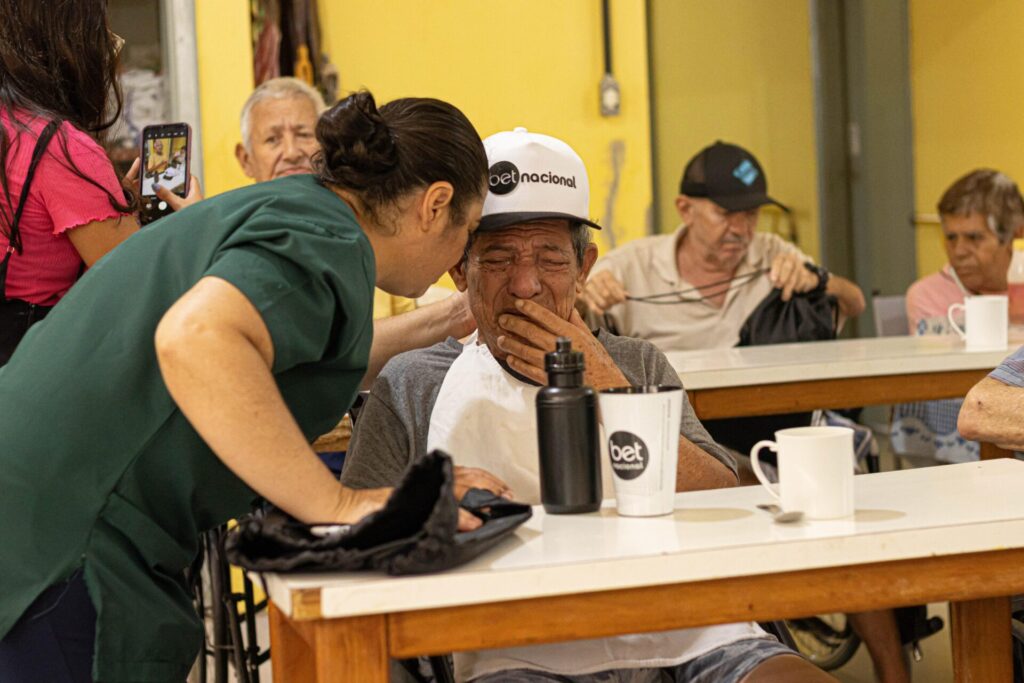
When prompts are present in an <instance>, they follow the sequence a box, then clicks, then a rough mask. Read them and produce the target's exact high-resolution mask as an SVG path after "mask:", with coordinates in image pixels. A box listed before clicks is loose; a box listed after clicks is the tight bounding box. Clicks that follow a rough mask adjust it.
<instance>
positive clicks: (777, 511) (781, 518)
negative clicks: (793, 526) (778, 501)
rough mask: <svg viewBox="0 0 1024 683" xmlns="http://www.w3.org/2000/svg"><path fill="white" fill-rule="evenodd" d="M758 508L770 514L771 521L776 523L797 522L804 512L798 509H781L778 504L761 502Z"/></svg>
mask: <svg viewBox="0 0 1024 683" xmlns="http://www.w3.org/2000/svg"><path fill="white" fill-rule="evenodd" d="M757 509H758V510H764V511H765V512H767V513H768V514H770V515H771V516H772V521H773V522H775V523H776V524H789V523H790V522H799V521H800V520H801V519H803V518H804V513H803V512H801V511H800V510H783V509H782V508H780V507H779V506H778V505H774V504H771V503H768V504H762V505H758V506H757Z"/></svg>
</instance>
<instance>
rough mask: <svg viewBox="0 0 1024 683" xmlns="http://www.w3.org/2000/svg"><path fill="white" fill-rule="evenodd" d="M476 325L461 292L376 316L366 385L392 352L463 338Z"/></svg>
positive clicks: (365, 387)
mask: <svg viewBox="0 0 1024 683" xmlns="http://www.w3.org/2000/svg"><path fill="white" fill-rule="evenodd" d="M475 329H476V321H475V320H474V319H473V314H472V313H471V312H470V310H469V300H468V298H467V297H466V295H465V294H463V293H461V292H458V293H456V294H453V295H452V296H450V297H448V298H447V299H445V300H444V301H438V302H437V303H434V304H430V305H429V306H424V307H423V308H418V309H416V310H415V311H409V312H408V313H402V314H401V315H396V316H394V317H391V318H384V319H383V320H374V321H373V348H371V349H370V365H369V367H368V368H367V369H366V376H365V377H364V378H363V387H362V388H363V389H369V388H370V386H371V385H372V384H373V380H375V379H376V378H377V375H378V374H379V373H380V371H381V369H382V368H383V367H384V365H385V364H387V362H388V361H389V360H391V358H392V356H396V355H398V354H399V353H403V352H405V351H411V350H413V349H421V348H424V347H426V346H432V345H434V344H436V343H438V342H441V341H444V340H445V339H447V338H448V337H450V336H451V337H455V338H456V339H459V338H461V337H465V336H466V335H467V334H469V333H471V332H472V331H473V330H475Z"/></svg>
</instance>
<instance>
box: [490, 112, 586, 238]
mask: <svg viewBox="0 0 1024 683" xmlns="http://www.w3.org/2000/svg"><path fill="white" fill-rule="evenodd" d="M484 149H485V150H487V163H488V165H489V167H490V168H489V170H488V172H487V197H486V198H485V199H484V208H483V213H482V215H481V217H480V227H479V228H477V230H480V231H487V230H498V229H500V228H504V227H507V226H509V225H514V224H516V223H528V222H530V221H536V220H540V219H543V218H566V219H568V220H570V221H578V222H580V223H585V224H587V225H589V226H590V227H592V228H597V229H598V230H600V229H601V226H600V225H598V224H597V223H594V222H592V221H591V220H590V219H588V218H587V217H586V216H587V214H588V213H589V208H590V183H589V181H588V180H587V169H586V167H585V166H584V165H583V160H582V159H580V157H579V155H578V154H576V152H574V151H573V149H572V147H570V146H569V145H567V144H565V143H564V142H562V141H561V140H559V139H557V138H553V137H551V136H550V135H541V134H540V133H530V132H529V131H527V130H526V129H525V128H516V129H515V130H512V131H503V132H501V133H495V134H494V135H491V136H490V137H488V138H487V139H486V140H484Z"/></svg>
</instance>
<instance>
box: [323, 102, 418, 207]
mask: <svg viewBox="0 0 1024 683" xmlns="http://www.w3.org/2000/svg"><path fill="white" fill-rule="evenodd" d="M316 139H317V141H319V143H320V149H321V155H322V156H321V158H320V159H319V160H318V164H317V166H318V168H317V171H318V172H319V174H320V177H321V178H322V179H323V180H325V181H327V182H330V183H335V184H338V185H342V186H344V187H349V188H352V189H354V190H362V189H366V188H367V187H369V186H370V185H372V184H373V183H375V182H377V181H379V179H380V178H381V177H382V176H386V175H387V174H388V173H390V172H391V171H392V170H393V169H394V168H395V166H397V165H398V148H397V147H396V146H395V140H394V137H393V136H392V135H391V130H390V128H388V124H387V122H385V121H384V118H383V117H382V116H381V114H380V112H379V111H378V110H377V103H376V102H375V101H374V99H373V95H371V94H370V93H368V92H366V91H365V90H364V91H361V92H357V93H353V94H352V95H349V96H348V97H346V98H345V99H343V100H341V101H339V102H338V103H337V104H336V105H334V106H333V107H331V108H330V109H328V110H327V111H326V112H324V114H323V116H321V117H320V120H319V121H318V122H317V125H316Z"/></svg>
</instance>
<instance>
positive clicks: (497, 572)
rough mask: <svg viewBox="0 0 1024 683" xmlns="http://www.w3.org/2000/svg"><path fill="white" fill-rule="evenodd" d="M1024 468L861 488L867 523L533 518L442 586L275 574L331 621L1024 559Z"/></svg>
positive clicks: (703, 500) (706, 510)
mask: <svg viewBox="0 0 1024 683" xmlns="http://www.w3.org/2000/svg"><path fill="white" fill-rule="evenodd" d="M1021 491H1024V462H1018V461H1013V460H1007V459H1003V460H990V461H985V462H974V463H963V464H958V465H947V466H943V467H932V468H927V469H917V470H904V471H898V472H884V473H881V474H868V475H861V476H858V477H857V479H856V509H857V512H856V514H855V516H854V517H853V518H851V519H846V520H835V521H802V522H799V523H796V524H786V525H782V524H774V523H773V522H771V520H770V518H769V516H768V515H767V514H766V513H764V512H761V511H758V510H756V509H755V505H756V504H758V503H766V502H770V500H771V499H770V495H769V494H768V493H767V491H765V490H764V489H763V488H761V487H759V486H748V487H743V488H733V489H721V490H714V491H699V492H694V493H684V494H679V495H678V496H677V499H676V512H675V514H674V515H672V516H666V517H657V518H646V519H642V518H626V517H618V516H617V515H616V514H615V511H614V509H611V508H605V509H603V510H601V511H600V512H598V513H594V514H589V515H545V514H544V511H543V509H542V508H539V507H538V508H535V509H534V516H533V518H532V519H531V520H530V521H529V522H527V523H526V524H525V525H523V526H522V527H520V528H519V529H518V530H517V532H516V535H515V538H512V539H508V540H506V541H505V542H503V543H502V544H501V545H500V546H499V547H497V548H495V549H493V550H492V551H490V552H489V553H487V554H485V555H484V556H483V557H481V558H478V559H477V560H476V561H474V562H472V563H470V564H468V565H465V566H463V567H460V568H458V569H455V570H452V571H449V572H444V573H441V574H434V575H428V576H415V577H401V578H396V577H389V576H385V575H383V574H376V573H359V574H318V575H316V574H304V575H303V574H291V575H278V574H268V575H266V576H265V578H266V583H267V589H268V591H269V594H270V597H271V599H272V600H273V601H274V602H275V603H276V604H277V606H278V607H279V608H280V609H282V610H283V611H284V612H285V613H286V614H289V615H290V614H291V613H292V605H291V591H293V590H302V589H320V591H321V594H320V608H321V613H322V616H323V617H325V618H331V617H344V616H356V615H364V614H380V613H388V612H395V611H406V610H414V609H426V608H433V607H448V606H454V605H465V604H478V603H490V602H498V601H503V600H516V599H526V598H536V597H544V596H551V595H565V594H576V593H587V592H592V591H601V590H614V589H621V588H633V587H640V586H651V585H663V584H669V583H681V582H688V581H702V580H709V579H717V578H727V577H734V576H751V575H758V574H770V573H777V572H784V571H795V570H801V569H815V568H821V567H837V566H848V565H856V564H867V563H873V562H886V561H895V560H905V559H913V558H920V557H928V556H937V555H953V554H963V553H973V552H984V551H989V550H996V549H1006V548H1020V547H1024V496H1022V495H1021Z"/></svg>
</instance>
